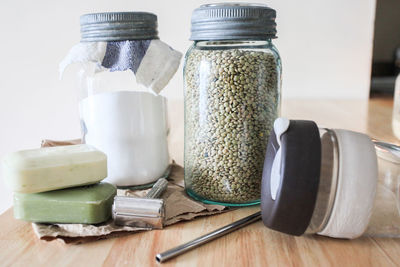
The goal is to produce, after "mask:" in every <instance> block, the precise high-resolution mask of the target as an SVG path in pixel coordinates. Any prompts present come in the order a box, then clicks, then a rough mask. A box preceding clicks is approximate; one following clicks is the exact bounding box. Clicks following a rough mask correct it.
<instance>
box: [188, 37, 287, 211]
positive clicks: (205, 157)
mask: <svg viewBox="0 0 400 267" xmlns="http://www.w3.org/2000/svg"><path fill="white" fill-rule="evenodd" d="M280 87H281V60H280V56H279V53H278V51H277V49H276V48H275V46H274V45H273V44H272V40H271V39H266V40H222V41H195V42H194V44H193V46H192V47H191V48H190V49H189V50H188V52H187V54H186V58H185V66H184V98H185V187H186V191H187V193H188V194H189V195H190V196H192V197H194V198H196V199H198V200H201V201H203V202H205V203H218V204H223V205H227V206H229V205H231V206H244V205H252V204H258V203H259V200H260V184H261V177H262V169H263V162H264V157H265V151H266V147H267V143H268V137H269V133H270V131H271V129H272V127H273V122H274V120H275V119H276V118H277V117H278V115H279V111H280V101H281V89H280Z"/></svg>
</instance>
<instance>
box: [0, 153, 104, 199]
mask: <svg viewBox="0 0 400 267" xmlns="http://www.w3.org/2000/svg"><path fill="white" fill-rule="evenodd" d="M3 176H4V179H5V182H6V184H7V185H8V186H9V187H10V188H11V189H12V190H13V191H14V192H19V193H38V192H45V191H50V190H56V189H61V188H67V187H73V186H79V185H87V184H93V183H97V182H99V181H101V180H103V179H104V178H106V177H107V156H106V155H105V154H104V153H103V152H101V151H99V150H97V149H95V148H94V147H92V146H89V145H72V146H58V147H45V148H39V149H32V150H23V151H18V152H14V153H11V154H8V155H7V156H5V157H4V159H3Z"/></svg>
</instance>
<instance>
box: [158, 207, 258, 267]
mask: <svg viewBox="0 0 400 267" xmlns="http://www.w3.org/2000/svg"><path fill="white" fill-rule="evenodd" d="M260 219H261V211H259V212H257V213H254V214H252V215H250V216H247V217H245V218H243V219H240V220H238V221H236V222H233V223H231V224H228V225H226V226H224V227H221V228H219V229H217V230H215V231H213V232H211V233H209V234H206V235H203V236H201V237H198V238H196V239H194V240H192V241H189V242H187V243H185V244H183V245H180V246H178V247H175V248H172V249H170V250H167V251H165V252H162V253H159V254H157V255H156V261H158V262H165V261H167V260H169V259H172V258H174V257H176V256H178V255H181V254H183V253H185V252H187V251H189V250H191V249H194V248H197V247H199V246H201V245H203V244H205V243H208V242H210V241H212V240H214V239H217V238H218V237H221V236H223V235H226V234H229V233H230V232H233V231H235V230H238V229H240V228H242V227H244V226H246V225H248V224H251V223H253V222H256V221H258V220H260Z"/></svg>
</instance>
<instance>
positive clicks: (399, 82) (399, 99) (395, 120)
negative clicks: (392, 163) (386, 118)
mask: <svg viewBox="0 0 400 267" xmlns="http://www.w3.org/2000/svg"><path fill="white" fill-rule="evenodd" d="M393 99H394V101H393V113H392V129H393V134H394V135H395V136H396V137H397V138H398V139H400V74H399V75H398V76H397V78H396V82H395V87H394V98H393Z"/></svg>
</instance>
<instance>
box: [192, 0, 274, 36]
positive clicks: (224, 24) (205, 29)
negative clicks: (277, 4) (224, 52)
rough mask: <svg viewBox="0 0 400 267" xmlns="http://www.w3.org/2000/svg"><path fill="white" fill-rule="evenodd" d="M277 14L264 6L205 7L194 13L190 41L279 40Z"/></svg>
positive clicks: (238, 4) (215, 5) (214, 5)
mask: <svg viewBox="0 0 400 267" xmlns="http://www.w3.org/2000/svg"><path fill="white" fill-rule="evenodd" d="M275 18H276V11H275V10H274V9H272V8H270V7H268V6H266V5H263V4H242V3H221V4H208V5H202V6H200V7H199V8H197V9H195V10H194V11H193V13H192V29H191V36H190V40H193V41H201V40H203V41H204V40H265V39H270V38H276V23H275Z"/></svg>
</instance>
